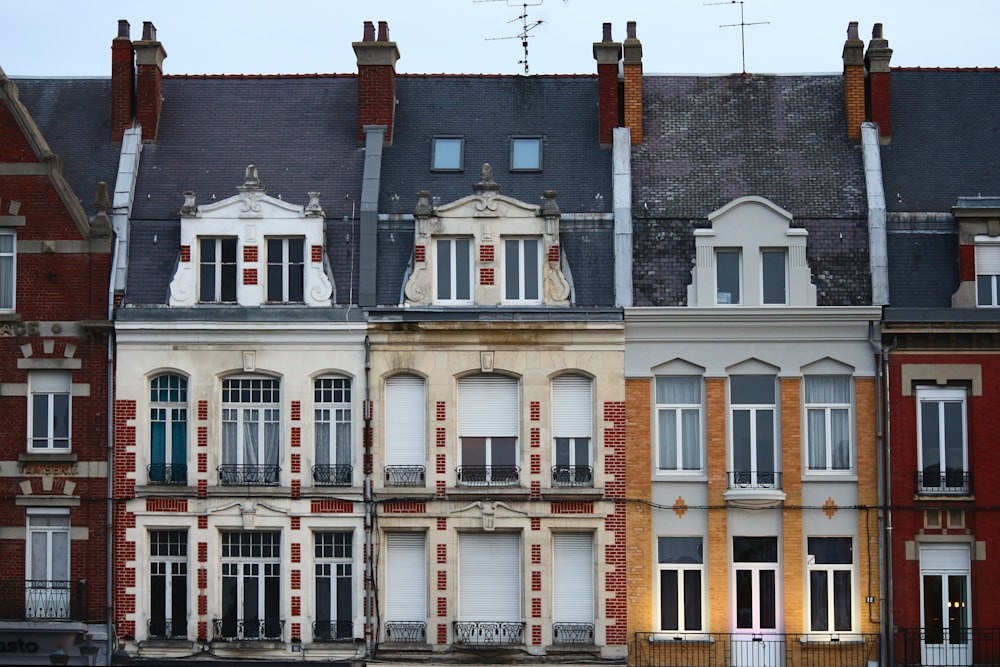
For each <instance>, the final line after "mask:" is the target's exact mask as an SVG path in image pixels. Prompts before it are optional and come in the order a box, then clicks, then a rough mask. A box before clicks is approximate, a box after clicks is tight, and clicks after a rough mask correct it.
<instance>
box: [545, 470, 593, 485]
mask: <svg viewBox="0 0 1000 667" xmlns="http://www.w3.org/2000/svg"><path fill="white" fill-rule="evenodd" d="M593 485H594V469H593V468H591V467H590V466H552V486H583V487H587V486H593Z"/></svg>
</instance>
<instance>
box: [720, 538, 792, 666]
mask: <svg viewBox="0 0 1000 667" xmlns="http://www.w3.org/2000/svg"><path fill="white" fill-rule="evenodd" d="M779 581H780V579H779V575H778V538H777V537H734V538H733V591H734V595H733V600H734V605H735V606H734V609H733V612H734V613H733V636H732V641H731V646H730V650H731V652H732V661H731V662H732V664H733V665H734V666H736V667H778V665H783V664H784V663H785V647H784V642H783V641H782V636H781V634H780V632H781V626H782V619H781V615H780V613H779V606H778V605H779V601H780V599H781V591H780V584H779Z"/></svg>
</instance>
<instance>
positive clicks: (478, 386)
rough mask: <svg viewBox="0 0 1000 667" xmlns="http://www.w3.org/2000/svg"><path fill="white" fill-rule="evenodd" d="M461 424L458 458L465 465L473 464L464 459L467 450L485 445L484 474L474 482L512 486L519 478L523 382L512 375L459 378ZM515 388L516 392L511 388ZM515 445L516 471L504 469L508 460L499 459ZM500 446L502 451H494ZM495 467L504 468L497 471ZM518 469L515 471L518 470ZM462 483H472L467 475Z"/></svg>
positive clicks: (459, 418) (477, 464)
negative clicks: (498, 460) (483, 476)
mask: <svg viewBox="0 0 1000 667" xmlns="http://www.w3.org/2000/svg"><path fill="white" fill-rule="evenodd" d="M458 384H459V391H458V397H459V400H458V426H459V429H458V431H459V433H458V435H459V442H460V449H459V461H460V465H461V466H462V467H463V468H466V467H469V466H470V465H471V466H472V467H474V468H478V467H479V466H480V464H479V463H478V462H477V463H475V464H469V463H468V462H467V461H466V460H465V459H466V456H467V454H468V453H471V452H472V451H473V450H475V451H476V452H477V453H478V452H479V451H480V449H479V448H480V447H482V450H481V452H482V457H481V458H482V459H483V461H484V463H483V464H482V465H483V467H485V471H483V474H484V475H485V478H484V479H483V480H478V481H477V482H475V483H485V484H486V485H487V486H493V485H501V486H512V485H516V484H518V483H519V482H520V460H521V458H520V457H521V450H520V437H519V436H520V418H521V417H520V399H521V387H520V383H519V382H518V381H517V380H516V379H515V378H512V377H508V376H504V375H494V374H481V375H475V376H470V377H465V378H461V379H460V380H459V381H458ZM511 391H513V396H511V394H510V392H511ZM510 446H512V447H513V464H512V465H513V467H514V469H515V470H513V471H505V470H502V469H503V468H504V467H505V466H506V465H507V464H506V463H504V462H502V461H501V462H497V461H496V459H497V457H498V456H503V454H504V453H506V451H507V449H508V447H510ZM494 449H498V451H499V452H500V453H499V454H495V453H494ZM496 468H500V469H501V472H500V473H499V475H498V474H497V471H496V470H495V469H496ZM515 471H516V472H515ZM463 483H466V484H468V483H471V482H469V480H468V477H466V478H465V479H463Z"/></svg>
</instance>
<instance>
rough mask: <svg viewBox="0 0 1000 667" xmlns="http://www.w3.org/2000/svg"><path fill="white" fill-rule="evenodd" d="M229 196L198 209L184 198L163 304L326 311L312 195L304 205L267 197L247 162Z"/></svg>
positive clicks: (319, 226) (326, 281)
mask: <svg viewBox="0 0 1000 667" xmlns="http://www.w3.org/2000/svg"><path fill="white" fill-rule="evenodd" d="M236 191H237V194H235V195H233V196H232V197H228V198H226V199H223V200H221V201H217V202H212V203H209V204H203V205H199V204H198V203H197V198H196V195H195V193H193V192H185V193H184V203H183V205H182V206H181V210H180V218H181V247H180V261H179V262H178V264H177V269H176V271H175V273H174V277H173V280H172V281H171V283H170V305H171V306H193V305H196V304H230V303H231V304H238V305H241V306H260V305H264V304H304V305H307V306H329V305H330V303H331V298H332V295H333V288H334V285H333V280H332V278H331V277H330V275H329V272H328V271H327V270H326V267H325V257H326V252H325V246H326V244H325V242H324V240H325V232H324V213H323V209H322V207H321V206H320V204H319V193H318V192H310V193H308V194H309V202H308V203H307V204H306V205H305V206H300V205H296V204H291V203H288V202H285V201H282V200H281V199H280V198H275V197H271V196H270V195H268V194H267V188H266V187H264V185H263V184H262V183H261V181H260V176H259V174H258V172H257V168H256V167H254V166H253V165H250V166H249V167H247V169H246V175H245V177H244V180H243V184H242V185H240V186H237V188H236Z"/></svg>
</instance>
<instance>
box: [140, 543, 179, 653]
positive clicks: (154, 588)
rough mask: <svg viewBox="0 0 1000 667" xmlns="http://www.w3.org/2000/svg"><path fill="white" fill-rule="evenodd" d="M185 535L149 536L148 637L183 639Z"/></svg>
mask: <svg viewBox="0 0 1000 667" xmlns="http://www.w3.org/2000/svg"><path fill="white" fill-rule="evenodd" d="M187 555H188V554H187V533H185V532H184V531H182V530H154V531H150V533H149V636H150V637H159V638H165V639H171V638H174V637H186V636H187V596H188V590H187Z"/></svg>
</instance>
